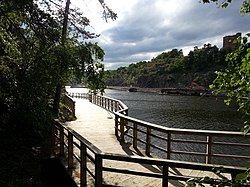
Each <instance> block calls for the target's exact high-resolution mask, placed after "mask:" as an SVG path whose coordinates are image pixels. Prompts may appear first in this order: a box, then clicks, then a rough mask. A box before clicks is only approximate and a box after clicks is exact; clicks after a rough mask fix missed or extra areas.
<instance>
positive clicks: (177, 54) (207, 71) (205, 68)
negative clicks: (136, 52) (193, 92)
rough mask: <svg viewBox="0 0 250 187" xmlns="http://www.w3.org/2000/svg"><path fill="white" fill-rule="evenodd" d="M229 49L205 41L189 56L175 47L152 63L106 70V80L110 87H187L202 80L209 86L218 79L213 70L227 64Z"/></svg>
mask: <svg viewBox="0 0 250 187" xmlns="http://www.w3.org/2000/svg"><path fill="white" fill-rule="evenodd" d="M228 52H229V51H226V50H224V49H222V50H219V49H218V48H217V47H216V46H212V45H211V44H204V46H203V47H202V48H200V49H199V48H198V47H195V48H194V50H193V51H190V53H189V54H188V56H184V55H183V52H182V50H178V49H172V50H171V51H168V52H163V53H162V54H160V55H158V56H157V57H155V58H153V59H152V60H151V61H149V62H145V61H144V62H138V63H136V64H130V65H129V66H128V67H121V68H118V69H117V70H113V71H107V72H106V73H105V76H106V83H107V85H110V86H130V85H133V86H139V87H180V86H181V87H186V86H190V85H191V82H192V81H197V80H199V82H197V83H198V84H200V85H203V86H205V87H207V86H208V85H209V84H211V83H212V80H213V79H214V78H215V75H214V71H215V70H219V69H220V68H222V67H224V65H225V60H224V58H225V55H226V53H228ZM197 77H199V79H197Z"/></svg>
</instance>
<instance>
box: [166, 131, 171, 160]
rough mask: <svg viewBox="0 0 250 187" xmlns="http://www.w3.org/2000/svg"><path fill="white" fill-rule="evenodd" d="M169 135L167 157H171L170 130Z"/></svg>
mask: <svg viewBox="0 0 250 187" xmlns="http://www.w3.org/2000/svg"><path fill="white" fill-rule="evenodd" d="M167 135H168V142H167V151H168V152H167V159H171V149H172V148H171V138H172V137H171V133H170V132H168V133H167Z"/></svg>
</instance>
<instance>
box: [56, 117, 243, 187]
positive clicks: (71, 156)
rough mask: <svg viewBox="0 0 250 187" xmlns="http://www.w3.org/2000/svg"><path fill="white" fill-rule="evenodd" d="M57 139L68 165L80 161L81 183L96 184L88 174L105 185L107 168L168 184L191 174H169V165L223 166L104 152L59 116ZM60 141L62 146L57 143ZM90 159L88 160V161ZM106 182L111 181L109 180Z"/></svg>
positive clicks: (235, 170) (231, 170) (227, 168)
mask: <svg viewBox="0 0 250 187" xmlns="http://www.w3.org/2000/svg"><path fill="white" fill-rule="evenodd" d="M53 127H54V128H53V137H54V138H53V142H52V145H54V146H55V147H57V148H59V154H60V155H64V154H65V153H67V157H66V158H67V166H68V169H69V170H71V169H73V167H74V162H79V165H80V176H79V177H80V186H81V187H83V186H92V185H93V184H90V180H87V176H88V177H91V178H92V179H93V181H94V186H96V187H101V186H103V183H104V181H103V180H105V179H103V177H104V176H103V173H104V172H113V173H120V174H129V175H136V176H147V177H153V178H160V179H161V180H162V186H163V187H166V186H168V182H169V180H181V181H186V180H187V179H189V178H190V177H189V176H182V175H173V174H171V175H169V174H170V172H169V168H170V167H174V168H185V169H192V170H203V171H212V169H213V168H215V167H219V166H218V165H211V164H201V163H192V162H183V161H174V160H168V159H156V158H148V157H140V156H129V155H119V154H110V153H104V152H102V151H101V150H99V149H98V148H97V147H95V146H94V145H93V144H91V143H90V142H89V141H88V140H86V139H85V138H83V137H82V136H81V135H80V134H78V133H77V132H75V131H74V130H72V129H71V128H69V127H67V126H65V125H63V124H62V123H60V122H59V121H58V120H55V121H54V125H53ZM56 145H58V146H56ZM106 161H114V162H115V161H119V162H125V163H135V164H143V165H154V166H158V167H159V168H161V169H160V171H161V172H158V173H154V172H143V171H135V170H134V168H129V167H131V166H130V165H128V164H127V165H126V168H119V169H118V168H115V167H111V166H107V165H105V163H106ZM87 162H88V163H87ZM245 171H246V169H244V168H241V167H230V166H225V167H224V170H223V171H222V172H223V173H230V174H231V176H232V178H234V177H235V175H236V174H238V173H241V172H245ZM105 185H108V184H106V183H105Z"/></svg>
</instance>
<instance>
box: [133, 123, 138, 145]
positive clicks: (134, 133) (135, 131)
mask: <svg viewBox="0 0 250 187" xmlns="http://www.w3.org/2000/svg"><path fill="white" fill-rule="evenodd" d="M137 128H138V127H137V124H136V123H134V131H133V147H134V148H137V137H138V131H137Z"/></svg>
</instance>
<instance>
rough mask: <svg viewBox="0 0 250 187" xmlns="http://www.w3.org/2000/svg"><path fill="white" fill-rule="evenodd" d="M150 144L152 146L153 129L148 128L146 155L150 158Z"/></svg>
mask: <svg viewBox="0 0 250 187" xmlns="http://www.w3.org/2000/svg"><path fill="white" fill-rule="evenodd" d="M150 144H151V128H150V127H147V136H146V155H148V156H150Z"/></svg>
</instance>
